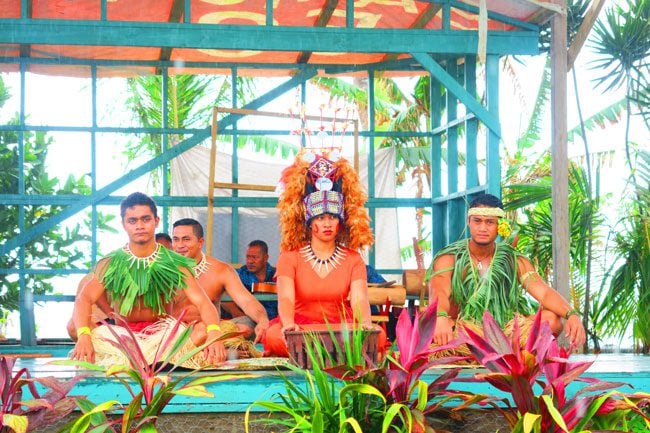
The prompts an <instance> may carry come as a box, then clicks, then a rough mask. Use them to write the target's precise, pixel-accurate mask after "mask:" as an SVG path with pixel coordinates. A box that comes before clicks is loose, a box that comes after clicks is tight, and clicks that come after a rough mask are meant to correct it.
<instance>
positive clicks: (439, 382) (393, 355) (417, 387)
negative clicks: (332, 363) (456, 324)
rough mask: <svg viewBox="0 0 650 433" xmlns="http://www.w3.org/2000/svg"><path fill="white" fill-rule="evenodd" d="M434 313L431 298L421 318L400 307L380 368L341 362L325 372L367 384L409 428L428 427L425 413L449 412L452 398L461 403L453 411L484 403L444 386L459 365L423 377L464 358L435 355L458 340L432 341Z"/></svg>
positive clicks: (455, 373) (432, 414)
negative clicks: (427, 379) (429, 379)
mask: <svg viewBox="0 0 650 433" xmlns="http://www.w3.org/2000/svg"><path fill="white" fill-rule="evenodd" d="M436 312H437V302H434V303H433V304H431V305H429V306H428V307H427V309H426V310H425V311H424V312H423V314H422V315H421V316H420V314H419V312H416V313H415V317H414V320H413V321H411V317H410V315H409V313H408V311H407V310H406V309H405V310H403V311H402V312H401V314H400V316H399V318H398V321H397V325H396V327H395V334H396V342H397V351H395V350H394V348H392V349H391V351H389V353H388V354H387V356H386V357H385V359H384V361H383V362H382V364H381V365H380V366H379V367H377V368H374V369H364V368H363V367H360V366H352V367H351V366H339V367H335V368H330V369H327V370H326V371H327V372H328V373H329V374H332V375H334V376H336V377H338V378H340V379H342V380H346V381H359V382H362V383H368V384H370V385H371V386H373V387H375V388H377V389H378V390H380V391H381V392H382V395H383V396H384V397H385V398H386V401H387V402H388V403H390V404H395V405H398V407H400V408H401V409H400V410H401V412H402V416H401V417H400V418H399V419H400V420H412V421H411V423H412V425H411V426H410V427H408V430H407V431H412V432H424V431H428V427H427V425H426V419H425V418H426V416H435V415H440V414H442V413H445V414H448V413H449V409H447V408H446V407H447V404H448V403H450V402H451V401H452V400H460V401H461V404H460V405H459V406H458V407H456V408H454V409H453V411H454V412H456V413H457V412H458V410H461V409H464V408H466V407H467V406H469V405H471V404H474V403H482V404H484V403H485V401H486V400H488V399H489V397H487V396H483V395H475V394H472V393H467V392H463V391H456V390H450V389H448V387H449V385H450V384H451V382H452V381H453V380H455V379H456V377H457V376H458V373H459V372H460V371H461V369H460V368H454V369H450V370H448V371H447V372H445V373H444V374H442V375H440V376H438V377H437V378H436V379H435V380H434V381H433V382H431V383H429V384H427V383H426V382H424V381H423V380H422V379H421V376H422V374H423V373H424V372H425V371H426V370H427V369H429V368H432V367H435V366H437V365H448V364H453V363H454V362H457V361H461V360H464V359H465V357H459V356H454V357H438V356H434V355H435V354H436V353H437V352H444V351H447V350H449V349H451V348H453V347H455V346H456V344H457V343H456V342H450V343H449V344H448V345H444V346H432V345H431V341H432V340H433V334H434V332H435V327H436V320H437V315H436ZM403 427H406V426H403Z"/></svg>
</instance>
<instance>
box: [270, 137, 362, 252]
mask: <svg viewBox="0 0 650 433" xmlns="http://www.w3.org/2000/svg"><path fill="white" fill-rule="evenodd" d="M317 164H320V165H324V164H330V165H329V166H327V169H325V170H321V173H322V176H321V177H318V176H314V173H315V172H318V167H315V166H316V165H317ZM323 183H324V184H326V185H327V186H326V187H325V188H323V189H322V190H321V184H323ZM280 184H281V186H282V188H283V191H282V193H281V194H280V199H279V200H278V209H279V210H280V229H281V231H282V240H281V241H280V250H281V251H291V250H295V249H298V248H301V247H303V246H305V245H306V244H307V243H309V239H308V232H307V223H308V220H307V218H308V217H309V218H311V217H312V216H316V215H319V214H321V213H334V214H336V215H338V216H342V217H343V227H342V230H341V232H340V233H339V238H338V241H339V243H341V244H342V245H344V246H346V247H348V248H350V249H352V250H360V249H363V248H366V247H369V246H371V245H372V243H373V236H372V231H371V229H370V217H369V216H368V211H367V210H366V209H365V207H364V205H365V203H366V200H367V195H366V193H365V191H364V190H363V186H362V185H361V182H360V180H359V175H358V174H357V172H356V171H354V168H353V167H352V166H350V164H349V163H348V161H347V160H346V159H344V158H339V159H337V160H336V161H330V160H328V159H327V158H325V157H324V156H322V155H314V154H313V153H311V152H306V151H304V150H303V151H301V152H300V153H299V154H298V155H297V156H296V160H295V161H294V163H293V164H292V165H290V166H289V167H287V168H286V169H284V171H283V172H282V177H281V180H280ZM323 191H328V193H327V197H329V198H331V200H330V201H329V202H328V201H327V199H326V200H325V204H323V198H324V197H325V196H324V194H323ZM319 194H320V195H319ZM340 195H342V196H343V209H342V210H341V211H339V209H338V204H339V203H340V201H339V200H340V198H339V197H340ZM309 196H311V197H309ZM306 198H310V199H312V200H309V199H308V200H305V199H306ZM316 202H318V203H317V204H315V203H316ZM305 206H308V208H306V207H305Z"/></svg>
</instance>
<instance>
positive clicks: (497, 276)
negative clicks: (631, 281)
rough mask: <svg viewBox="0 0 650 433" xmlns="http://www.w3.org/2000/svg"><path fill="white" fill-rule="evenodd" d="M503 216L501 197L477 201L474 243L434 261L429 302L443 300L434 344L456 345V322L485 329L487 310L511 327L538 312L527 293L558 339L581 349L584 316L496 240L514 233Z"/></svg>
mask: <svg viewBox="0 0 650 433" xmlns="http://www.w3.org/2000/svg"><path fill="white" fill-rule="evenodd" d="M504 216H505V212H504V210H503V203H502V202H501V200H500V199H499V198H497V197H495V196H493V195H491V194H481V195H479V196H477V197H476V198H475V199H474V200H473V201H472V202H471V203H470V205H469V210H468V212H467V227H468V229H469V234H470V238H469V239H462V240H459V241H457V242H454V243H452V244H451V245H448V246H447V247H445V248H443V249H442V250H440V251H439V252H438V254H437V255H436V257H435V258H434V261H433V274H432V277H431V280H430V281H429V299H430V300H431V301H433V300H435V299H437V300H438V316H439V317H438V321H437V325H436V330H435V333H434V337H433V340H434V342H435V343H436V344H439V345H444V344H447V343H448V342H449V341H450V340H452V338H453V336H454V327H455V325H456V321H457V320H458V321H464V322H469V323H470V324H471V323H474V324H480V323H481V321H482V317H483V313H484V312H485V310H487V311H489V312H490V314H491V315H492V316H493V317H494V319H495V320H496V322H497V323H498V324H499V325H500V326H501V327H503V328H510V327H511V326H512V320H513V319H514V318H515V316H518V315H521V316H530V315H532V314H533V313H534V308H533V307H532V306H531V304H530V302H529V300H528V299H527V297H526V296H525V293H524V292H528V294H529V295H531V296H532V297H533V298H535V300H537V302H538V303H539V305H541V307H542V321H547V322H548V323H549V325H550V327H551V329H552V330H553V332H554V333H555V334H556V335H557V334H559V333H560V332H561V331H562V329H563V328H564V331H565V334H566V337H567V338H568V339H569V341H570V342H571V344H572V345H574V346H581V345H582V344H584V342H585V339H586V333H585V330H584V327H583V326H582V321H581V320H580V315H579V313H578V312H577V311H576V310H574V309H573V308H572V307H571V305H569V303H568V302H567V301H566V299H564V298H563V297H562V296H561V295H560V294H559V293H558V292H557V291H555V290H554V289H553V288H551V287H550V286H549V285H548V284H546V283H545V282H544V280H542V278H541V277H540V276H539V274H538V273H537V272H536V271H535V268H534V267H533V265H532V263H531V262H530V260H528V258H526V257H524V256H523V255H522V254H521V253H519V252H518V251H517V250H516V249H514V248H513V247H512V246H510V245H508V244H506V243H504V242H497V241H496V239H497V236H498V235H501V236H503V237H507V236H508V235H509V232H510V227H509V226H508V223H507V222H506V221H505V220H504V219H503V217H504ZM563 322H564V323H563Z"/></svg>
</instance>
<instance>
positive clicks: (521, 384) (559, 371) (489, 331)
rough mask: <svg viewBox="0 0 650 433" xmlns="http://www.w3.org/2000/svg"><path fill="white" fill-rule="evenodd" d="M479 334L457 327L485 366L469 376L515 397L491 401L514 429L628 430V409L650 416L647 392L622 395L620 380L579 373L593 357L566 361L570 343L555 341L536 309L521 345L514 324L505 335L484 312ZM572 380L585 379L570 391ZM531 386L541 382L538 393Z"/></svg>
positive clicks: (521, 432)
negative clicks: (566, 345) (646, 408)
mask: <svg viewBox="0 0 650 433" xmlns="http://www.w3.org/2000/svg"><path fill="white" fill-rule="evenodd" d="M483 334H484V335H479V334H478V333H476V332H474V331H472V330H471V329H470V328H466V327H461V330H460V331H459V336H460V340H461V341H463V342H464V343H465V344H467V345H468V347H469V348H470V350H471V352H472V355H473V357H474V358H475V359H476V360H477V361H478V362H479V363H481V364H482V365H483V366H484V367H485V368H486V369H488V371H489V372H488V373H479V374H476V375H474V380H476V381H487V382H488V383H490V384H491V385H493V386H494V387H496V388H497V389H499V390H501V391H503V392H506V393H508V394H509V395H510V397H511V399H512V402H514V407H513V406H512V405H511V402H510V400H509V399H502V401H501V403H502V404H503V405H504V406H500V405H496V404H493V406H494V407H495V408H497V410H499V411H500V412H501V413H502V414H503V416H504V418H505V420H506V421H507V422H508V424H509V425H510V427H511V429H512V431H513V432H515V433H530V432H535V433H541V432H543V433H555V432H558V433H559V432H567V433H568V432H583V431H586V429H587V428H594V429H606V430H609V431H612V430H614V431H628V429H627V420H628V418H627V417H628V415H629V414H630V413H635V414H637V415H639V416H641V417H642V418H644V419H645V422H646V425H647V427H650V418H648V417H647V415H645V414H644V412H643V411H642V410H641V409H640V407H643V406H646V405H647V404H648V398H649V397H650V394H647V393H635V394H631V395H625V394H622V393H620V392H617V391H614V389H615V388H618V387H621V386H624V385H625V384H624V383H619V382H604V381H600V380H598V379H594V378H586V377H580V376H581V374H582V373H584V372H585V371H586V370H587V369H588V368H589V367H590V366H591V364H592V363H593V362H572V361H570V360H569V354H570V349H569V350H567V349H565V348H563V347H559V346H558V344H557V341H556V340H555V338H554V337H553V334H552V332H551V329H550V327H549V326H548V323H546V322H544V323H542V322H541V310H540V311H538V313H537V314H536V316H535V319H534V322H533V326H532V329H531V331H530V335H529V338H528V339H527V340H526V341H527V343H526V346H525V347H523V348H522V347H521V346H520V345H519V341H520V330H519V327H518V325H515V329H514V332H513V336H512V338H511V339H508V337H506V335H505V334H504V332H503V331H502V330H501V328H500V327H499V326H498V325H497V323H496V322H495V321H494V319H493V318H492V316H491V315H490V314H489V313H488V312H486V313H485V315H484V316H483ZM576 381H577V382H584V383H586V384H587V385H586V386H584V387H583V388H581V389H580V390H579V391H577V392H576V393H575V394H574V395H573V396H572V397H569V396H568V392H567V387H568V386H569V385H570V384H571V383H573V382H576ZM535 386H539V387H541V389H542V392H541V393H540V394H536V393H535V389H534V387H535ZM605 391H606V392H605ZM615 429H618V430H615ZM592 431H597V430H592Z"/></svg>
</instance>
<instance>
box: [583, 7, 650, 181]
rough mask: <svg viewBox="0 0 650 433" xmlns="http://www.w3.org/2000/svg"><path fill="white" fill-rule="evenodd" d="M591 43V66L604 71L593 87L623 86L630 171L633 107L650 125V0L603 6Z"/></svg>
mask: <svg viewBox="0 0 650 433" xmlns="http://www.w3.org/2000/svg"><path fill="white" fill-rule="evenodd" d="M592 47H593V49H594V50H595V52H596V55H597V56H598V58H597V59H596V60H595V61H594V62H593V67H594V69H598V70H602V71H604V74H603V75H602V76H600V77H599V78H598V79H597V82H596V87H597V88H598V87H600V86H605V90H610V89H616V88H619V87H621V86H625V95H626V101H627V107H626V129H625V151H626V155H627V160H628V164H630V170H631V171H633V170H632V159H631V157H630V148H629V127H630V119H631V116H632V114H633V110H636V111H637V112H638V114H639V115H641V116H643V118H644V120H645V122H646V125H647V126H649V127H650V111H648V107H650V98H649V97H648V96H649V95H650V93H649V86H650V82H649V78H648V77H650V64H649V63H648V59H649V56H650V1H649V0H626V1H625V2H623V4H614V5H612V6H611V7H609V8H608V9H606V10H605V18H604V19H602V20H598V21H597V22H596V25H595V26H594V38H593V40H592Z"/></svg>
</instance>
